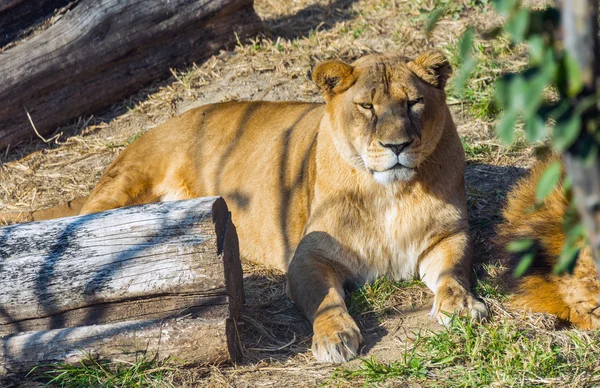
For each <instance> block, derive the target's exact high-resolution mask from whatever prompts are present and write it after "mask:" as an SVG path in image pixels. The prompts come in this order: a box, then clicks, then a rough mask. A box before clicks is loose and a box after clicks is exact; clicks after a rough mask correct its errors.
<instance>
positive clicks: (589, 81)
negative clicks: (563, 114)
mask: <svg viewBox="0 0 600 388" xmlns="http://www.w3.org/2000/svg"><path fill="white" fill-rule="evenodd" d="M559 5H560V6H561V24H562V33H563V41H564V45H565V48H566V49H567V51H568V53H569V54H570V55H571V56H572V57H573V58H574V59H575V60H576V61H577V63H578V65H579V68H580V70H581V75H582V78H583V82H584V89H583V91H582V92H581V94H580V95H579V96H578V98H585V97H590V96H594V95H596V94H597V93H598V92H599V91H600V40H599V39H598V0H564V1H562V2H560V3H559ZM598 105H599V103H596V106H595V107H593V108H592V109H589V110H588V111H587V112H585V114H584V115H583V117H582V120H581V134H580V136H579V138H578V139H577V141H576V142H575V144H573V145H572V146H571V148H570V149H569V150H567V152H565V154H564V155H563V159H564V161H565V167H566V170H567V173H568V175H569V177H570V178H571V180H572V182H573V193H574V195H575V200H576V203H577V207H578V210H579V214H580V215H581V219H582V221H583V224H584V226H585V228H586V230H587V234H588V238H589V241H590V245H591V248H592V252H593V254H594V258H595V259H596V266H597V269H598V273H599V274H600V156H595V158H594V160H593V161H592V163H586V162H584V161H583V160H582V158H581V155H580V153H581V150H582V149H586V148H587V147H588V146H589V143H590V142H597V141H598V140H597V136H598V134H599V133H600V128H599V127H598V116H599V113H600V107H599V106H598Z"/></svg>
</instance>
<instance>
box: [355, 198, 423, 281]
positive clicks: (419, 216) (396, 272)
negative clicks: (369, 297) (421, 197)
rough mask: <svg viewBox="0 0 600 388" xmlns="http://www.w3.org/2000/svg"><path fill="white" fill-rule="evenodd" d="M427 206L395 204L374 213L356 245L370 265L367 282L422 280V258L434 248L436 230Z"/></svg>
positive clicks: (363, 259)
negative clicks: (379, 279) (378, 280)
mask: <svg viewBox="0 0 600 388" xmlns="http://www.w3.org/2000/svg"><path fill="white" fill-rule="evenodd" d="M423 205H425V206H423ZM426 205H427V204H416V205H415V204H413V203H410V202H409V201H406V202H401V201H395V202H391V203H389V204H387V205H385V206H381V207H380V208H379V209H377V210H376V211H372V215H371V217H369V218H371V222H370V225H369V223H365V224H364V225H363V227H362V228H361V229H362V230H361V233H360V234H361V235H362V237H363V239H362V241H355V242H354V244H356V245H362V248H358V249H357V251H358V252H360V253H359V255H360V258H359V260H361V261H363V264H366V265H365V266H363V268H364V269H365V273H363V274H362V275H363V276H364V277H365V280H367V281H372V280H374V279H375V278H377V277H379V276H387V277H389V278H391V279H394V280H398V281H399V280H409V279H412V278H415V277H417V276H418V273H419V271H418V264H419V258H420V257H421V255H422V254H423V252H424V251H425V250H426V249H427V247H428V246H429V245H430V236H431V233H432V229H434V227H435V223H434V220H433V219H432V217H431V209H428V208H427V206H426Z"/></svg>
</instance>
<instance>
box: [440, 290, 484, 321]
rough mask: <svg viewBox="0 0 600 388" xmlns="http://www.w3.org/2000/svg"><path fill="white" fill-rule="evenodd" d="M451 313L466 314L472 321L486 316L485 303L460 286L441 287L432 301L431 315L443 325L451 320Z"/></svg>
mask: <svg viewBox="0 0 600 388" xmlns="http://www.w3.org/2000/svg"><path fill="white" fill-rule="evenodd" d="M452 314H457V315H459V316H466V317H469V318H471V320H474V321H481V320H484V319H485V318H487V316H488V309H487V307H486V305H485V304H484V303H483V302H481V301H479V300H477V298H475V297H474V296H473V294H471V293H470V292H469V291H467V290H465V289H464V288H462V287H442V288H440V289H439V290H438V292H437V293H436V295H435V299H434V301H433V308H432V310H431V316H432V317H433V318H435V319H436V320H437V321H438V322H439V323H441V324H442V325H444V326H448V325H449V324H450V322H451V321H452V316H451V315H452Z"/></svg>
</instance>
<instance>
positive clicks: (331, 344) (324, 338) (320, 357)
mask: <svg viewBox="0 0 600 388" xmlns="http://www.w3.org/2000/svg"><path fill="white" fill-rule="evenodd" d="M313 331H314V334H313V341H312V352H313V355H314V356H315V358H316V359H317V361H319V362H336V363H340V362H346V361H349V360H351V359H353V358H354V357H356V356H357V355H358V348H359V346H360V343H361V342H362V336H361V334H360V330H359V329H358V326H356V323H355V322H354V320H353V319H352V317H351V316H350V315H349V314H348V313H347V312H345V311H343V312H333V313H329V314H323V316H320V317H318V318H317V319H315V321H314V324H313Z"/></svg>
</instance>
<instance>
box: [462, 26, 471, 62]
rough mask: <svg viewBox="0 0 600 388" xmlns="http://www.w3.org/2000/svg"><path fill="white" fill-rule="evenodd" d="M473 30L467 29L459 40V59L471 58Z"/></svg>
mask: <svg viewBox="0 0 600 388" xmlns="http://www.w3.org/2000/svg"><path fill="white" fill-rule="evenodd" d="M474 36H475V29H474V28H473V27H468V28H467V29H466V30H465V32H464V33H463V35H462V37H461V38H460V44H459V55H460V57H461V59H465V58H468V57H471V56H472V55H473V40H474Z"/></svg>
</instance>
